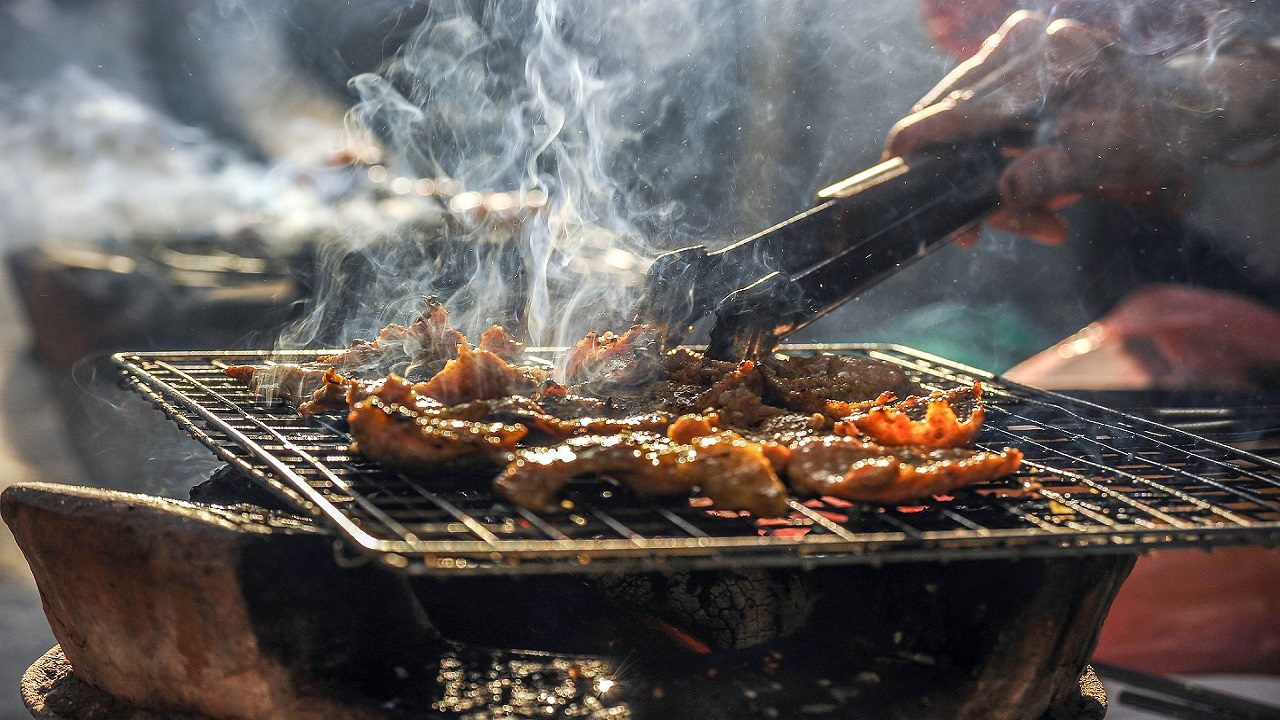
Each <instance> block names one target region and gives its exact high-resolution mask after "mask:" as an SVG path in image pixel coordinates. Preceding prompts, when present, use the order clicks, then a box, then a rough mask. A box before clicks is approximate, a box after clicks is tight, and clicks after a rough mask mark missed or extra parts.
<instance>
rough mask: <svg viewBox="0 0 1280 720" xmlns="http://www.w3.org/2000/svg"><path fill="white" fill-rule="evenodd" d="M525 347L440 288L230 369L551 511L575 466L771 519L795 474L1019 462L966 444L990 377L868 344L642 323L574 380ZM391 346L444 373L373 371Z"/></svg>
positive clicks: (880, 492)
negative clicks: (926, 369)
mask: <svg viewBox="0 0 1280 720" xmlns="http://www.w3.org/2000/svg"><path fill="white" fill-rule="evenodd" d="M449 343H452V346H448V344H449ZM523 352H524V348H523V345H521V344H520V343H519V342H516V341H515V340H514V339H512V338H511V337H510V336H509V335H508V334H507V333H506V332H505V331H504V330H502V329H501V328H497V327H494V328H490V329H489V330H486V331H485V332H484V333H483V335H482V336H481V341H480V344H479V346H478V347H476V348H472V347H471V346H470V345H468V344H467V341H466V338H465V337H463V336H462V335H461V333H458V332H457V331H456V330H453V328H452V327H450V326H449V324H448V317H447V314H445V312H444V308H443V306H441V305H439V304H438V303H428V305H427V307H426V308H425V309H424V311H423V313H422V315H421V317H419V318H418V319H417V320H415V321H414V322H413V323H411V324H410V325H409V326H408V327H402V326H399V325H393V326H389V327H388V328H385V329H384V330H383V331H382V332H380V333H379V334H378V338H377V339H376V340H374V341H372V342H363V343H362V342H357V343H356V344H355V345H353V346H352V348H351V349H350V350H348V351H345V352H343V353H339V354H337V355H332V356H327V357H321V358H318V359H317V360H316V362H314V363H307V364H304V365H278V366H272V367H266V368H249V367H244V366H237V367H232V368H229V369H228V370H227V373H228V374H229V375H232V376H233V377H236V378H237V379H239V380H240V381H242V382H245V383H247V384H249V386H250V387H252V388H254V389H255V391H258V392H260V393H266V392H271V393H274V394H275V395H276V396H277V397H283V398H285V399H287V400H289V401H290V402H293V403H295V404H296V405H297V407H298V411H299V412H300V413H302V414H309V413H317V412H343V411H346V412H347V413H348V423H349V425H350V429H351V434H352V436H353V437H354V438H355V440H356V447H357V448H358V450H359V451H360V452H361V453H362V454H363V455H364V456H366V457H368V458H369V459H371V460H375V461H377V462H380V463H382V464H384V465H386V466H388V467H392V468H396V469H399V470H403V471H406V472H411V473H416V474H420V475H425V476H430V475H431V474H433V473H436V472H438V471H439V469H440V467H441V466H442V465H444V464H456V463H470V464H479V465H489V466H493V467H494V468H495V471H498V470H500V473H499V474H498V475H497V477H496V478H495V479H494V481H493V482H494V485H493V486H494V489H495V491H496V492H497V493H498V494H499V495H500V496H501V497H503V498H504V499H506V500H508V501H510V502H512V503H514V504H516V505H519V506H521V507H526V508H532V509H538V510H546V509H549V508H554V507H556V506H557V501H558V499H559V497H560V495H561V494H562V493H563V492H564V490H565V488H566V486H567V485H569V484H570V483H571V482H572V481H573V480H574V479H575V478H578V477H581V476H587V475H606V476H608V477H611V478H613V479H615V480H616V481H617V482H619V483H621V484H622V485H624V486H626V487H627V488H629V489H630V490H631V491H633V492H635V493H636V494H638V495H682V494H688V493H691V492H698V493H701V494H702V495H703V496H705V497H707V498H709V499H711V501H712V502H713V503H714V505H715V506H716V507H718V508H720V509H725V510H744V511H747V512H750V513H751V514H752V515H755V516H758V517H774V516H778V515H782V514H785V513H786V512H787V511H788V504H787V495H786V488H785V486H784V485H783V484H782V480H786V481H787V482H788V483H789V485H790V487H791V488H792V490H793V491H795V492H796V493H799V494H812V495H830V496H836V497H841V498H844V499H846V500H851V501H856V502H868V503H900V502H906V501H909V500H912V499H918V498H924V497H928V496H930V495H938V494H944V493H948V492H951V491H953V490H955V489H956V488H958V487H961V486H963V485H968V484H973V483H980V482H985V481H988V480H991V479H994V478H997V477H1000V476H1002V475H1006V474H1009V473H1011V472H1014V471H1015V470H1016V469H1017V468H1018V466H1019V464H1020V462H1021V454H1020V453H1019V452H1018V451H1017V450H1015V449H1010V448H1006V449H1004V450H1003V451H1000V452H988V451H979V450H972V449H968V446H970V445H971V444H972V443H973V441H974V440H975V439H976V437H977V435H978V433H979V432H980V429H981V426H982V422H983V419H984V410H983V404H982V397H981V395H982V388H981V386H979V385H975V386H974V387H972V388H964V389H960V390H955V391H950V392H946V393H934V394H933V395H928V396H920V395H918V394H913V393H919V392H920V389H919V388H918V387H917V386H916V385H915V384H914V382H913V381H912V380H911V379H910V378H909V377H908V376H907V375H906V374H905V373H904V372H903V371H902V369H901V368H898V367H896V366H893V365H890V364H889V363H883V362H878V361H875V360H872V359H867V358H853V357H845V356H839V355H831V354H818V355H814V356H811V357H810V356H805V357H787V356H774V357H769V358H764V359H762V360H760V361H759V362H750V361H748V362H743V363H730V362H720V361H715V360H710V359H707V358H705V357H703V356H702V355H701V354H699V353H697V352H695V351H693V350H690V349H687V348H680V349H677V350H675V351H672V352H668V353H662V352H661V351H660V350H659V347H658V336H657V332H656V331H655V330H654V329H653V328H651V327H647V326H636V327H633V328H631V329H630V330H628V331H627V332H625V333H623V334H622V335H614V334H613V333H605V334H603V335H596V334H595V333H592V334H590V335H588V336H587V337H586V338H584V339H583V340H582V341H581V342H579V343H578V344H577V345H575V346H574V347H573V348H571V349H570V350H569V351H568V352H566V353H565V354H564V355H563V356H562V357H561V358H560V359H559V362H558V363H557V364H556V367H557V368H559V375H558V376H556V379H560V380H562V381H563V383H564V384H561V383H560V382H556V381H554V380H553V379H552V377H553V374H552V373H551V372H549V371H548V370H546V369H543V368H541V367H535V366H531V365H529V364H528V363H525V364H522V363H521V362H520V361H519V358H521V357H523ZM388 358H395V359H396V362H399V363H402V364H403V365H404V366H405V367H412V368H417V369H419V370H422V371H425V370H427V369H431V372H430V373H429V374H426V375H425V376H424V377H423V378H422V379H419V380H418V381H416V382H415V381H414V380H412V379H406V378H405V377H403V376H402V375H399V374H396V373H382V372H381V370H376V371H375V372H374V376H375V377H376V376H377V375H378V374H382V375H383V377H381V379H377V380H374V381H372V382H370V381H369V380H367V379H365V380H362V379H359V378H361V377H362V375H363V376H364V377H366V378H368V377H369V375H368V372H369V370H368V368H370V367H373V368H382V367H385V366H386V365H387V361H388ZM348 367H350V368H360V370H354V371H352V372H346V371H343V368H348ZM899 397H906V399H905V400H902V401H900V402H899V401H897V399H898V398H899Z"/></svg>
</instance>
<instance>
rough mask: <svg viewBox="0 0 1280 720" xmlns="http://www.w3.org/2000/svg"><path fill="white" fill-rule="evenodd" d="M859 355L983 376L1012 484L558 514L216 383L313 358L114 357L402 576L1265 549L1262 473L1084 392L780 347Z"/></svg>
mask: <svg viewBox="0 0 1280 720" xmlns="http://www.w3.org/2000/svg"><path fill="white" fill-rule="evenodd" d="M816 350H822V351H829V352H840V353H847V354H855V355H864V356H870V357H873V358H876V359H880V360H884V361H887V362H891V363H894V364H896V365H899V366H901V367H903V368H904V369H905V370H906V371H907V372H908V373H909V374H910V375H912V376H913V378H914V379H915V380H916V381H917V382H918V383H920V384H921V385H922V386H924V387H926V388H929V389H950V388H954V387H958V386H966V385H971V384H972V383H973V382H974V381H976V380H981V381H982V382H983V384H984V386H985V388H986V392H985V393H984V397H985V398H986V400H987V401H988V406H987V408H988V412H987V421H986V424H985V426H984V430H983V435H982V437H981V440H982V442H980V443H979V445H980V446H982V447H990V448H999V447H1003V446H1006V445H1011V446H1014V447H1017V448H1019V449H1020V450H1022V451H1023V453H1024V455H1025V461H1024V465H1023V468H1022V469H1021V470H1020V471H1019V472H1018V474H1016V475H1014V476H1010V477H1007V478H1002V479H1000V480H997V481H994V482H991V483H987V484H983V485H977V486H971V487H968V488H965V489H963V490H961V491H957V492H956V493H955V494H954V495H952V496H938V497H934V498H932V499H929V500H928V501H922V502H920V503H919V504H915V505H899V506H891V507H878V506H867V505H861V504H854V503H849V502H846V501H843V500H840V499H838V498H832V497H823V498H793V499H792V500H791V501H790V506H791V513H790V514H789V515H788V516H787V517H783V518H769V519H759V518H752V517H750V516H748V515H747V514H746V513H738V512H732V511H724V510H717V509H714V508H711V507H709V501H707V500H706V499H704V498H699V497H693V498H678V499H675V498H667V499H651V498H646V499H639V498H637V497H635V496H633V495H631V494H630V493H628V492H627V491H625V490H623V489H621V488H619V487H617V486H615V485H614V484H612V483H610V482H608V481H606V480H604V479H594V480H593V479H587V480H582V481H578V482H575V483H574V484H572V486H571V489H570V491H569V493H568V494H567V495H566V497H565V500H564V503H563V504H562V510H561V511H559V512H556V513H534V512H530V511H528V510H523V509H520V508H516V507H513V506H510V505H506V504H503V503H502V502H500V501H498V500H497V499H496V498H495V497H494V496H493V495H492V494H491V493H490V491H489V483H488V480H489V477H490V476H491V473H489V474H484V473H465V472H459V473H452V474H442V475H440V476H437V477H431V478H424V477H411V476H408V475H405V474H403V473H396V472H391V471H388V470H386V469H384V468H382V467H381V466H379V465H377V464H376V463H373V462H371V461H368V460H366V459H364V458H362V457H360V456H359V455H358V454H355V453H354V452H352V451H351V450H350V448H349V446H350V443H351V438H350V436H349V435H348V434H347V433H346V431H345V426H344V422H343V420H342V419H341V418H340V417H337V416H314V417H311V418H302V417H299V416H298V415H297V414H296V413H295V412H294V410H293V409H292V408H290V407H289V406H287V405H286V404H284V403H282V402H274V403H269V402H266V401H264V400H262V399H260V398H258V397H257V396H256V395H255V394H254V393H252V392H251V391H250V390H249V389H248V388H246V387H245V386H243V385H241V384H240V383H238V382H237V381H235V380H233V379H231V378H229V377H227V376H226V375H224V374H223V372H222V368H224V367H225V366H226V365H228V364H233V363H234V364H264V363H268V362H272V361H275V362H290V361H294V362H299V361H305V360H308V359H310V358H312V357H314V356H315V355H316V354H317V352H320V351H308V352H306V353H302V352H298V353H280V352H275V353H267V352H259V351H236V352H221V353H210V352H203V353H122V354H119V355H117V356H116V358H115V359H116V362H117V363H118V364H119V365H120V366H121V367H122V368H123V369H124V371H125V372H124V377H125V379H126V382H127V383H128V384H129V385H130V386H131V387H133V388H134V389H136V390H138V391H139V392H141V393H143V394H144V395H145V396H147V397H148V398H149V399H150V400H151V401H152V402H153V403H154V404H155V405H156V406H157V407H158V408H159V409H160V410H162V411H163V412H164V413H165V414H166V415H167V416H169V417H170V418H171V419H173V420H174V421H175V422H177V423H178V424H179V425H180V426H181V427H182V428H183V429H184V430H185V431H186V432H187V433H188V434H189V435H191V436H192V437H194V438H195V439H197V440H199V441H201V442H202V443H204V444H205V445H206V446H208V447H209V448H210V449H211V450H212V451H213V452H214V453H215V454H217V455H218V456H219V457H221V458H222V459H223V460H225V461H227V462H229V463H232V464H233V465H235V466H237V467H239V468H240V469H241V470H243V471H245V472H246V473H248V474H250V475H251V476H252V477H254V478H256V479H258V480H259V481H261V482H263V483H265V484H266V485H267V486H269V487H271V488H272V489H274V490H275V491H276V492H277V493H279V494H281V495H282V496H284V497H285V498H286V499H287V500H289V501H291V502H293V503H294V504H295V505H296V506H297V507H299V508H300V509H302V510H305V511H307V512H309V513H311V514H313V515H316V516H318V517H321V518H323V519H325V520H327V521H328V522H330V523H331V524H332V525H333V526H334V527H335V528H336V529H337V530H338V531H339V532H341V534H342V535H344V536H345V537H346V539H347V540H349V541H350V542H351V543H353V544H354V545H355V546H357V547H359V548H361V549H363V550H364V551H366V552H369V553H372V554H374V555H375V556H377V557H379V558H381V559H382V560H384V561H386V562H387V563H389V564H391V565H393V566H396V567H400V568H404V569H407V570H409V571H414V572H425V573H450V572H459V571H466V572H469V573H484V572H494V573H539V572H587V571H610V572H617V571H621V570H626V571H638V570H646V569H673V570H674V569H695V568H710V567H718V566H722V565H724V564H726V563H732V564H734V565H738V566H745V565H756V566H777V565H806V564H816V563H824V562H843V563H855V562H886V561H903V560H939V559H964V558H975V557H1015V556H1033V555H1034V556H1046V555H1058V554H1067V553H1072V554H1084V553H1106V552H1136V551H1138V550H1140V549H1145V548H1151V547H1167V546H1177V545H1199V546H1208V545H1219V544H1243V543H1249V544H1266V545H1274V544H1277V543H1278V542H1280V464H1277V463H1276V462H1275V461H1274V460H1271V459H1269V458H1267V457H1263V456H1261V455H1257V454H1253V453H1249V452H1246V451H1242V450H1238V449H1234V448H1231V447H1228V446H1226V445H1222V444H1219V443H1217V442H1214V441H1211V440H1207V439H1204V438H1200V437H1197V436H1194V435H1190V434H1188V433H1186V432H1183V431H1180V430H1176V429H1174V428H1171V427H1167V426H1164V425H1160V424H1157V423H1154V422H1151V421H1148V420H1143V419H1139V418H1137V417H1132V416H1129V415H1124V414H1121V413H1118V412H1115V411H1112V410H1107V409H1105V408H1102V407H1100V406H1097V405H1093V404H1091V403H1088V402H1084V401H1080V400H1073V399H1071V398H1068V397H1065V396H1061V395H1056V394H1052V393H1046V392H1043V391H1038V390H1034V389H1031V388H1027V387H1023V386H1018V385H1014V384H1011V383H1007V382H1003V381H1001V380H999V379H997V378H995V377H993V376H991V375H989V374H987V373H984V372H982V371H980V370H976V369H973V368H968V367H965V366H962V365H959V364H956V363H952V362H950V361H947V360H943V359H941V358H937V357H934V356H931V355H928V354H925V353H922V352H919V351H916V350H912V349H909V348H903V347H897V346H885V345H833V346H796V347H793V348H791V349H790V351H793V352H801V351H816Z"/></svg>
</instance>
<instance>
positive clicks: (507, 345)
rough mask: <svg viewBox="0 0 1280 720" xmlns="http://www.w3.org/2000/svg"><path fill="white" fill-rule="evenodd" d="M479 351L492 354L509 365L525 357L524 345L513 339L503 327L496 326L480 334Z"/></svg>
mask: <svg viewBox="0 0 1280 720" xmlns="http://www.w3.org/2000/svg"><path fill="white" fill-rule="evenodd" d="M478 349H480V350H486V351H488V352H491V353H493V354H494V355H497V356H498V357H500V358H502V359H503V360H506V361H507V362H509V363H510V362H515V361H517V360H519V359H520V358H521V357H522V356H523V355H524V343H522V342H519V341H517V340H516V339H515V338H513V337H511V335H509V334H508V333H507V330H506V328H504V327H502V326H501V325H494V326H492V327H490V328H489V329H488V330H485V331H484V332H482V333H480V345H479V346H478Z"/></svg>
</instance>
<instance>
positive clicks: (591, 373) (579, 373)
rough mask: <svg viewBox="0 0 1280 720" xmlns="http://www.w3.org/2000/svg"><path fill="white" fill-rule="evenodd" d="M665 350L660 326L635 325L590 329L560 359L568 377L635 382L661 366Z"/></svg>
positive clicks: (608, 383) (575, 380)
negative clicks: (619, 331) (601, 331)
mask: <svg viewBox="0 0 1280 720" xmlns="http://www.w3.org/2000/svg"><path fill="white" fill-rule="evenodd" d="M661 361H662V350H661V346H660V345H659V336H658V330H657V328H654V327H652V326H650V325H636V326H635V327H632V328H631V329H630V330H628V331H626V332H624V333H623V334H621V335H614V334H613V333H611V332H607V333H605V334H603V335H597V334H596V333H594V332H592V333H587V336H586V337H584V338H583V339H582V340H580V341H578V344H577V345H574V346H573V347H572V348H569V351H568V352H567V353H565V355H564V357H563V358H562V359H561V362H560V364H561V366H562V367H563V368H564V377H565V381H566V382H568V383H570V384H576V383H585V382H596V383H601V384H603V385H606V386H626V385H636V384H639V383H642V382H645V381H647V380H650V379H652V378H654V377H655V376H656V375H657V374H658V372H659V371H660V370H661Z"/></svg>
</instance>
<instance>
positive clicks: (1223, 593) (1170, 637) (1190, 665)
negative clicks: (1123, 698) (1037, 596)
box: [1094, 548, 1280, 673]
mask: <svg viewBox="0 0 1280 720" xmlns="http://www.w3.org/2000/svg"><path fill="white" fill-rule="evenodd" d="M1094 657H1095V658H1097V659H1098V660H1102V661H1105V662H1110V663H1115V664H1117V665H1126V666H1129V667H1134V668H1138V669H1140V670H1146V671H1147V672H1154V673H1207V672H1249V673H1280V550H1269V549H1265V548H1221V549H1218V550H1214V551H1212V552H1204V551H1201V550H1170V551H1164V552H1156V553H1151V554H1150V555H1145V556H1143V557H1141V558H1139V559H1138V564H1137V565H1136V566H1135V567H1134V569H1133V574H1132V575H1130V576H1129V579H1128V581H1126V582H1125V584H1124V587H1122V588H1120V594H1119V595H1117V596H1116V600H1115V603H1114V604H1113V605H1112V606H1111V612H1110V614H1108V615H1107V621H1106V624H1104V625H1103V626H1102V637H1101V639H1100V640H1099V642H1098V649H1097V650H1096V651H1095V652H1094Z"/></svg>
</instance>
